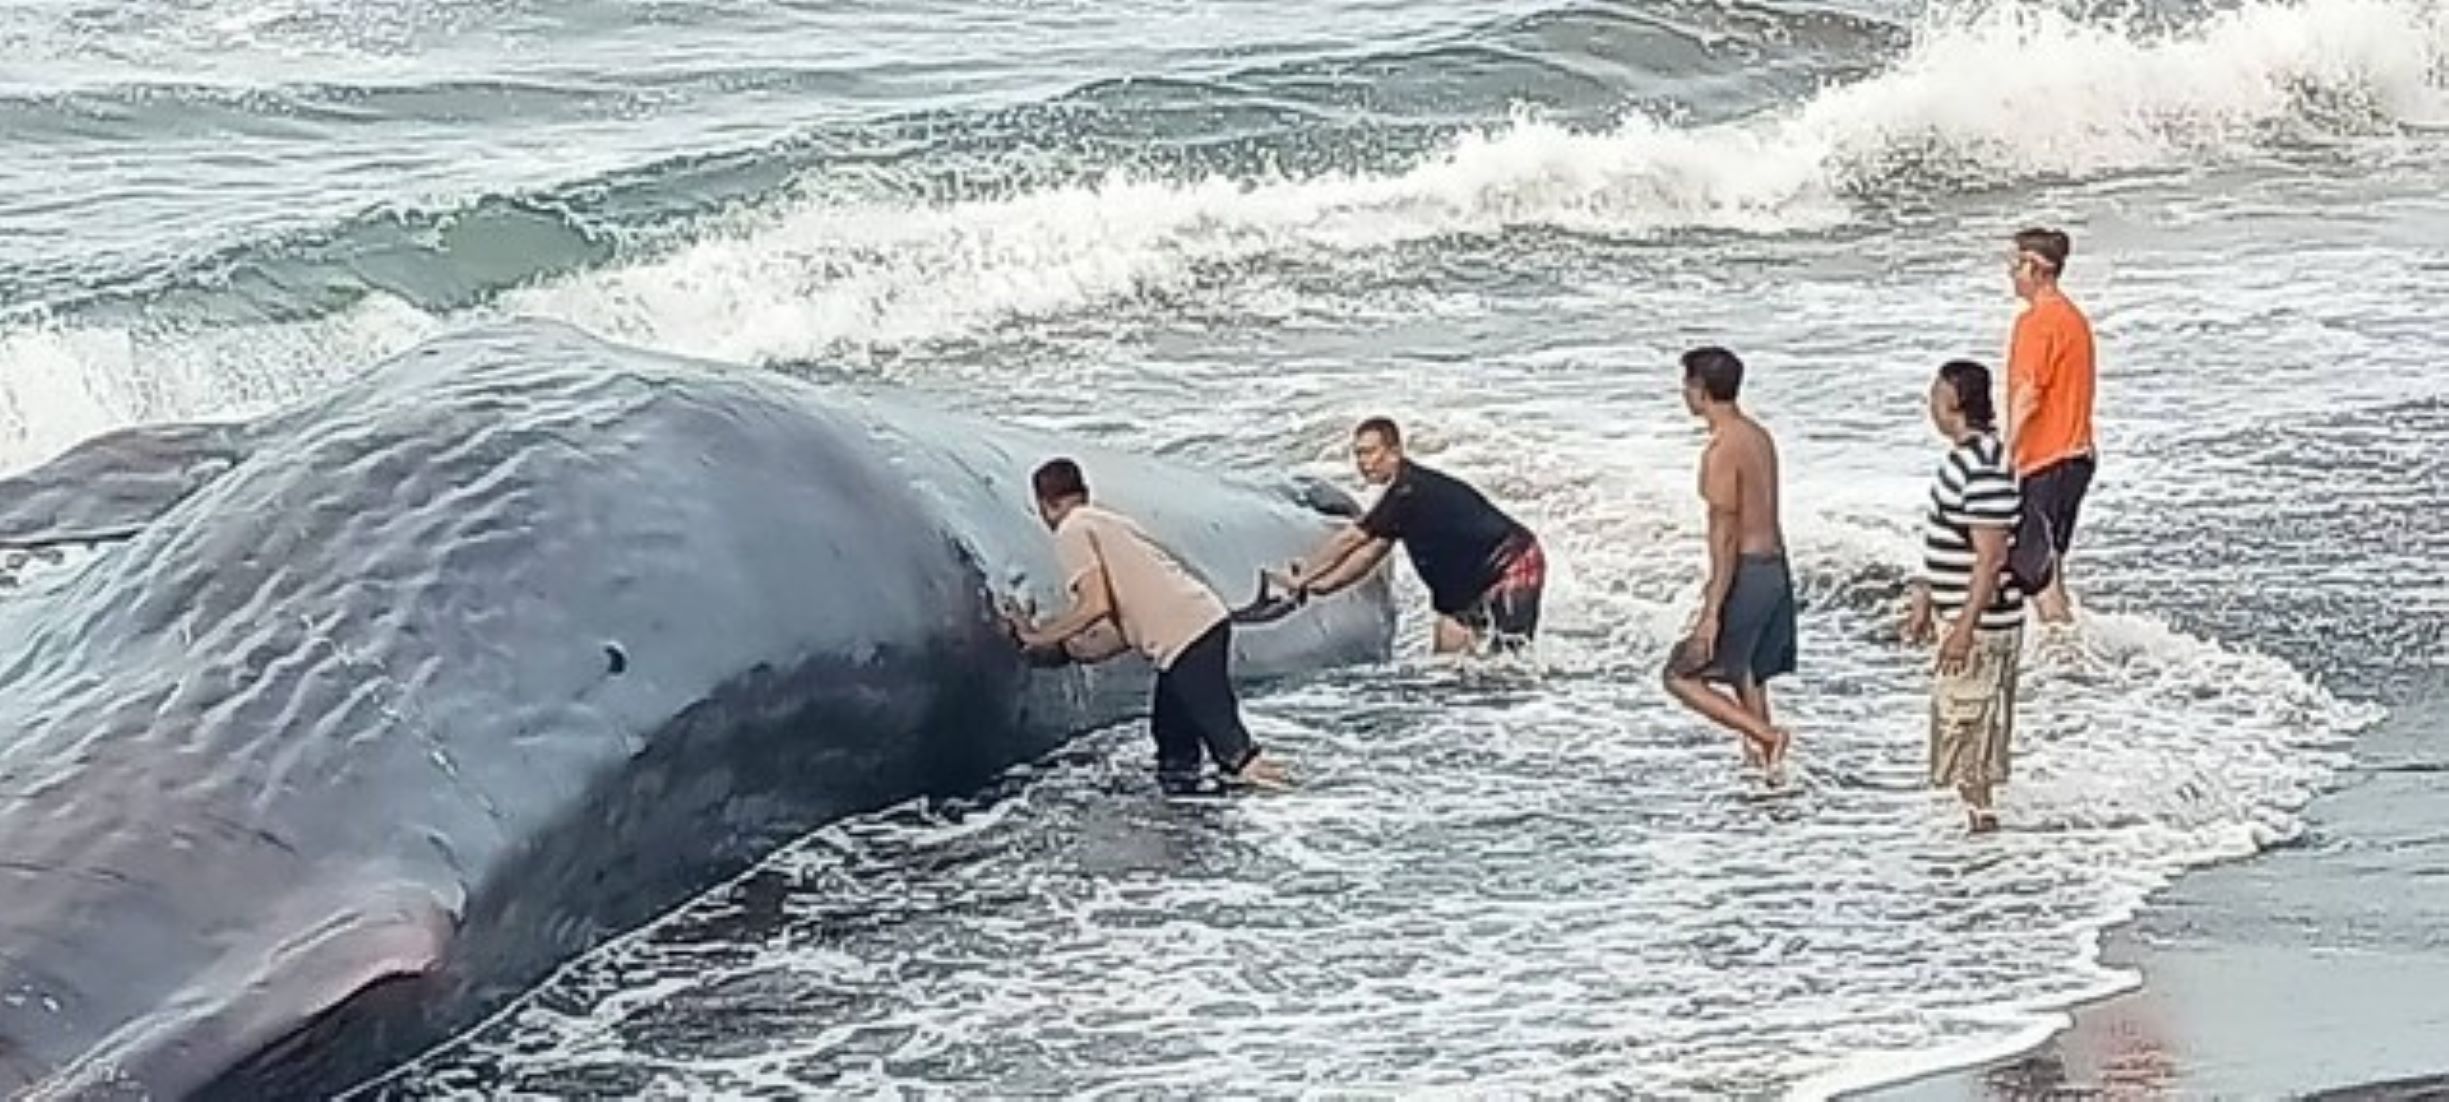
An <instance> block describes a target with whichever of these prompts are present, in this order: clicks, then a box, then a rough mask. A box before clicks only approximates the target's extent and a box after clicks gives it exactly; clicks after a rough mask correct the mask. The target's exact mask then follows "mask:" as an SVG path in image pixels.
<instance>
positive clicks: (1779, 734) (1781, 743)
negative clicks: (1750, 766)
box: [1761, 727, 1794, 772]
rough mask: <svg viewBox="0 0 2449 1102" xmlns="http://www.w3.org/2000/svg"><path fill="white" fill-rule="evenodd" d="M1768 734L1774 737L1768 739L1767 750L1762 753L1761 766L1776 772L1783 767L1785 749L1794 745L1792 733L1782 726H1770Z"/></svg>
mask: <svg viewBox="0 0 2449 1102" xmlns="http://www.w3.org/2000/svg"><path fill="white" fill-rule="evenodd" d="M1769 734H1771V735H1774V736H1776V737H1775V738H1774V739H1772V740H1771V741H1770V743H1769V745H1768V749H1767V751H1766V752H1765V753H1764V754H1763V755H1762V760H1761V767H1762V768H1764V769H1767V770H1769V771H1770V772H1776V771H1777V770H1779V769H1782V768H1784V767H1785V764H1786V750H1787V748H1788V747H1791V746H1793V745H1794V735H1793V734H1791V733H1789V732H1788V731H1787V730H1786V729H1785V728H1783V727H1771V728H1769Z"/></svg>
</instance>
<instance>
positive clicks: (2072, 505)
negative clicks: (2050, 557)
mask: <svg viewBox="0 0 2449 1102" xmlns="http://www.w3.org/2000/svg"><path fill="white" fill-rule="evenodd" d="M2093 466H2094V464H2093V461H2092V457H2091V456H2088V455H2078V456H2075V457H2074V458H2072V459H2061V460H2059V461H2057V462H2055V463H2052V464H2050V465H2048V466H2046V467H2043V468H2041V469H2040V470H2037V471H2034V472H2032V473H2031V474H2028V475H2025V476H2024V480H2023V485H2022V487H2021V493H2022V494H2023V498H2024V516H2023V520H2022V523H2021V524H2019V525H2018V526H2017V528H2016V532H2015V542H2016V545H2017V546H2019V547H2034V546H2040V545H2042V544H2044V543H2046V545H2047V546H2048V547H2049V549H2050V550H2051V551H2054V552H2056V553H2057V555H2058V557H2060V558H2064V557H2066V549H2067V548H2068V547H2070V546H2072V545H2073V544H2074V542H2075V521H2076V519H2077V518H2078V517H2079V516H2080V515H2081V514H2082V512H2083V495H2084V494H2085V493H2086V492H2087V491H2089V490H2090V489H2091V488H2092V469H2093Z"/></svg>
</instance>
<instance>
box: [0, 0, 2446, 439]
mask: <svg viewBox="0 0 2449 1102" xmlns="http://www.w3.org/2000/svg"><path fill="white" fill-rule="evenodd" d="M2444 57H2449V18H2445V17H2444V16H2443V15H2442V13H2441V11H2440V9H2439V8H2438V7H2437V6H2436V5H2433V4H2429V3H2422V2H2416V0H2300V2H2296V3H2254V4H2247V5H2244V6H2242V7H2239V8H2237V9H2234V10H2231V11H2229V12H2226V13H2223V14H2221V15H2218V16H2216V17H2213V18H2212V19H2211V20H2210V21H2209V22H2207V23H2205V24H2202V25H2199V26H2196V27H2192V28H2189V29H2184V30H2179V31H2173V32H2167V33H2162V34H2151V35H2144V34H2139V33H2127V32H2121V31H2118V30H2116V29H2111V28H2104V27H2099V26H2094V25H2090V24H2085V23H2081V22H2076V21H2072V20H2069V19H2066V18H2064V17H2062V16H2058V15H2053V14H2048V13H2045V12H2039V11H2035V10H2032V9H2027V8H2024V7H2021V6H2017V5H2002V6H1998V7H1995V8H1991V9H1987V13H1986V14H1983V15H1981V16H1978V17H1974V18H1971V19H1968V20H1960V21H1956V22H1952V23H1935V24H1933V25H1932V26H1931V27H1929V28H1928V29H1926V31H1925V32H1924V33H1923V34H1922V36H1921V37H1920V38H1919V39H1918V41H1917V43H1916V44H1915V45H1914V47H1913V48H1912V49H1911V50H1910V51H1908V52H1907V53H1906V54H1905V55H1904V56H1903V57H1902V58H1900V59H1899V60H1898V61H1897V62H1896V63H1895V64H1894V65H1893V66H1892V67H1890V68H1889V69H1887V70H1886V71H1884V72H1882V73H1880V74H1878V75H1875V76H1872V77H1869V78H1866V79H1864V80H1861V81H1859V82H1856V83H1852V84H1848V85H1843V86H1836V87H1831V88H1829V89H1827V90H1825V91H1823V92H1821V93H1820V94H1818V95H1817V96H1814V97H1812V98H1811V99H1809V100H1807V101H1805V102H1803V103H1801V104H1799V105H1797V106H1795V107H1793V108H1791V109H1789V110H1783V111H1777V112H1772V113H1770V114H1767V115H1763V116H1760V117H1756V118H1751V119H1746V120H1740V121H1736V122H1731V123H1725V124H1719V125H1709V126H1699V127H1689V128H1686V127H1676V126H1671V125H1667V124H1664V123H1661V122H1658V121H1656V120H1653V119H1650V118H1647V117H1644V116H1640V115H1637V114H1636V115H1633V116H1630V117H1628V118H1626V119H1625V120H1624V121H1623V123H1622V124H1621V125H1620V126H1618V127H1616V128H1614V129H1612V130H1606V131H1599V132H1585V131H1576V130H1571V129H1568V128H1566V127H1563V126H1560V125H1557V124H1554V123H1550V122H1543V121H1538V120H1536V119H1533V118H1529V117H1523V118H1517V119H1516V120H1515V121H1513V122H1511V123H1510V124H1507V125H1502V126H1497V127H1493V128H1490V129H1487V130H1485V131H1481V132H1477V133H1471V134H1466V135H1464V136H1462V137H1461V138H1459V139H1457V140H1456V141H1455V142H1454V143H1453V144H1452V145H1451V146H1450V147H1449V148H1447V149H1445V150H1444V151H1442V152H1440V153H1438V154H1436V155H1434V156H1432V157H1429V158H1428V159H1426V160H1425V161H1423V162H1421V163H1420V164H1417V165H1415V166H1413V167H1410V168H1408V169H1404V170H1401V171H1396V172H1389V173H1376V174H1329V175H1321V176H1311V177H1303V178H1297V179H1295V178H1255V179H1229V178H1221V177H1218V178H1208V179H1199V180H1176V179H1165V178H1147V177H1133V176H1129V175H1116V176H1114V177H1111V178H1109V179H1107V180H1105V181H1103V182H1100V183H1097V184H1094V185H1086V186H1075V187H1056V188H1049V189H1043V190H1033V191H1026V192H1022V193H1019V194H1015V195H1011V196H1008V197H1003V198H995V199H972V200H965V201H960V202H954V203H949V204H895V203H875V202H849V203H845V202H839V201H836V200H834V199H832V198H830V197H828V196H825V195H822V194H808V195H804V196H802V197H801V198H799V199H797V200H795V201H792V202H788V203H784V204H781V205H779V206H778V207H776V208H773V209H770V210H767V211H765V212H763V213H761V214H757V215H754V216H749V217H746V218H744V219H743V220H742V221H740V222H739V223H737V224H734V225H731V226H728V227H726V228H723V229H719V230H715V231H710V232H709V234H708V235H707V236H705V237H704V238H702V239H701V240H699V241H697V242H696V243H695V244H692V245H688V246H684V247H681V248H679V249H678V250H677V251H676V252H673V253H671V254H669V255H665V256H661V257H658V258H655V259H650V260H644V261H640V262H636V263H632V264H628V265H626V266H618V267H614V268H610V269H606V270H600V271H588V272H583V273H580V274H577V275H574V276H570V277H566V278H564V279H561V280H559V281H556V282H553V283H550V284H547V285H544V286H540V287H535V288H530V289H527V290H522V291H519V292H515V293H513V294H511V295H509V296H507V298H506V299H505V300H504V301H503V302H501V303H499V304H497V305H495V306H493V307H488V308H486V310H485V311H484V312H524V313H537V314H544V315H548V316H552V317H557V318H561V319H564V320H568V321H572V322H575V323H578V324H580V325H583V326H586V327H588V328H591V329H594V330H596V331H598V332H602V333H605V334H607V335H611V336H615V337H619V338H624V339H628V340H632V341H636V342H639V343H644V344H648V345H653V346H657V347H663V348H668V349H672V350H675V351H681V352H686V353H690V354H696V355H711V356H718V357H724V358H733V359H745V360H764V359H824V358H831V357H840V356H844V355H850V356H857V355H859V354H861V353H862V352H864V351H867V350H871V349H874V348H877V347H879V346H885V347H894V346H903V345H908V344H912V343H923V342H927V341H931V340H938V339H943V338H952V337H960V336H963V335H968V334H974V333H978V332H980V331H982V330H985V329H988V328H991V327H993V326H996V325H999V324H1003V323H1006V322H1009V321H1012V320H1014V319H1027V318H1042V317H1047V316H1052V315H1060V314H1065V313H1070V312H1075V311H1079V310H1082V309H1086V308H1093V307H1098V306H1101V305H1111V304H1114V303H1117V302H1124V301H1136V300H1141V299H1147V298H1151V297H1154V298H1157V299H1163V300H1170V299H1174V298H1178V297H1182V296H1192V297H1196V296H1197V295H1199V294H1201V293H1204V292H1206V291H1208V290H1212V289H1213V288H1214V287H1215V286H1216V285H1218V284H1224V285H1231V284H1233V283H1235V282H1236V280H1237V279H1239V278H1241V277H1243V276H1244V275H1246V273H1247V269H1248V268H1249V267H1250V266H1251V265H1253V264H1258V263H1262V262H1264V263H1266V264H1269V265H1275V264H1287V263H1289V264H1303V263H1310V262H1316V263H1328V264H1332V263H1336V262H1337V261H1338V260H1339V258H1344V257H1349V256H1351V255H1352V254H1355V253H1366V252H1369V251H1372V250H1382V249H1384V248H1386V247H1388V246H1395V245H1403V244H1407V243H1413V242H1423V241H1431V240H1437V239H1444V238H1450V237H1454V236H1457V235H1462V236H1472V235H1487V234H1494V233H1498V232H1501V231H1504V230H1506V229H1508V228H1512V227H1524V226H1531V227H1555V228H1561V229H1566V230H1572V231H1578V232H1587V233H1594V234H1601V235H1608V236H1623V235H1645V234H1653V233H1659V232H1675V231H1686V230H1692V229H1719V230H1732V231H1742V232H1752V233H1777V232H1786V231H1795V230H1811V229H1818V228H1825V227H1829V226H1833V225H1837V224H1840V223H1843V222H1845V221H1847V220H1848V219H1850V218H1852V217H1854V216H1855V214H1856V212H1857V205H1858V203H1859V202H1860V201H1861V197H1862V196H1863V195H1864V194H1866V193H1868V194H1870V195H1873V196H1876V195H1878V194H1879V193H1880V192H1881V191H1882V189H1883V188H1891V189H1892V188H1895V187H1904V188H1906V189H1908V190H1912V191H1921V190H1925V189H1927V188H1930V187H1933V186H1940V187H1949V188H1955V187H1963V186H1968V185H1980V184H1989V183H2007V182H2012V181H2018V180H2028V179H2032V178H2035V177H2085V176H2092V175H2097V174H2101V173H2109V172H2116V171H2122V170H2132V169H2161V168H2184V167H2187V166H2193V165H2197V164H2200V163H2204V162H2206V161H2217V160H2218V159H2220V158H2222V157H2224V156H2229V155H2236V154H2241V153H2245V152H2247V151H2250V150H2252V149H2254V148H2257V147H2258V146H2259V144H2260V143H2263V142H2266V141H2269V140H2271V139H2273V138H2286V137H2307V136H2318V135H2330V136H2339V135H2344V134H2352V133H2358V132H2364V131H2370V130H2375V129H2385V128H2388V127H2394V126H2397V125H2401V124H2409V123H2438V122H2440V121H2442V120H2444V119H2449V107H2444V103H2445V102H2449V101H2445V100H2444V93H2443V84H2444V82H2445V81H2449V72H2445V70H2449V65H2445V64H2444V61H2443V58H2444ZM405 309H406V308H405V307H402V306H401V305H400V304H398V303H396V302H395V301H393V300H389V299H381V298H378V299H376V300H374V301H372V302H370V303H369V304H367V305H364V306H361V307H359V308H358V309H356V310H353V311H350V312H347V313H344V314H342V315H340V316H338V317H335V318H332V319H327V320H325V321H322V322H318V323H314V324H310V325H305V326H294V327H279V328H274V329H260V328H248V329H242V330H237V331H227V332H223V331H206V332H195V331H191V330H179V331H174V332H173V331H165V332H152V331H141V332H134V333H126V332H120V331H116V330H110V331H103V332H93V331H89V330H86V329H83V328H81V327H80V325H79V324H78V323H75V322H64V323H61V324H60V325H58V326H48V325H24V324H21V325H20V326H19V327H18V328H17V329H15V330H13V331H11V332H8V333H5V334H0V417H5V419H0V465H11V466H13V465H20V464H23V463H25V462H27V461H29V460H30V459H32V458H33V457H35V456H36V455H39V454H41V453H42V452H43V451H44V450H45V449H46V448H47V447H48V446H51V445H53V444H55V443H56V442H57V441H59V440H62V439H67V438H71V437H72V436H73V435H74V434H75V433H76V432H79V431H82V430H83V429H84V428H85V427H87V426H91V425H99V424H102V423H105V422H113V421H124V420H126V419H129V418H132V417H137V416H171V417H176V416H192V415H198V414H203V413H209V412H214V411H216V410H218V409H221V408H223V407H225V406H227V405H230V404H232V403H235V402H239V401H243V400H244V399H246V398H249V397H252V396H255V395H259V394H262V393H265V392H266V391H267V390H270V391H280V390H284V389H294V387H295V386H296V385H298V384H297V383H296V382H295V381H293V379H292V376H295V377H299V378H303V379H307V380H313V379H319V378H323V377H326V376H328V375H329V374H330V373H332V372H335V371H341V370H346V369H348V368H350V367H353V366H355V365H356V364H357V363H359V362H361V361H362V360H363V359H364V358H366V357H369V356H374V355H379V354H382V353H387V352H391V351H396V350H397V349H399V348H400V347H403V346H404V345H406V344H407V343H409V342H410V341H412V340H413V339H414V338H415V337H417V336H420V335H422V334H423V333H425V332H427V331H429V330H430V329H431V328H432V327H433V326H434V325H437V324H445V323H448V322H449V321H451V320H455V319H430V318H427V319H412V318H404V317H403V316H402V312H403V310H405ZM408 312H409V313H414V311H408ZM163 380H169V382H167V383H165V382H163ZM129 391H144V392H146V393H145V394H143V395H131V394H129V393H127V392H129ZM154 392H159V393H158V394H156V393H154ZM147 398H156V399H158V400H146V399H147ZM6 411H13V412H6Z"/></svg>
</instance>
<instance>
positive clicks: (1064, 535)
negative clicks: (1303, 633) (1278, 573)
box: [1011, 459, 1285, 794]
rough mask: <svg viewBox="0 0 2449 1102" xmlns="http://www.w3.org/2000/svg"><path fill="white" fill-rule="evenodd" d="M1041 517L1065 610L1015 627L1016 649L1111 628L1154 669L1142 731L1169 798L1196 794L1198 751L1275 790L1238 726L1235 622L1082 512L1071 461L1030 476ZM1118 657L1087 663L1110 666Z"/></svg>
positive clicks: (1166, 565) (1193, 583)
mask: <svg viewBox="0 0 2449 1102" xmlns="http://www.w3.org/2000/svg"><path fill="white" fill-rule="evenodd" d="M1030 484H1031V487H1032V488H1033V489H1034V490H1035V492H1036V494H1037V511H1038V516H1040V517H1042V518H1044V519H1045V521H1046V527H1048V528H1050V529H1053V531H1054V547H1055V555H1056V557H1057V558H1058V559H1060V560H1061V562H1062V564H1063V577H1064V582H1065V587H1066V588H1067V589H1069V590H1070V591H1071V595H1072V606H1071V608H1070V609H1069V610H1067V611H1065V612H1064V613H1063V614H1062V615H1060V616H1057V617H1055V618H1054V619H1053V620H1052V621H1050V622H1048V623H1047V624H1046V625H1045V626H1044V627H1038V626H1035V625H1033V624H1031V623H1030V622H1029V620H1028V618H1027V617H1025V616H1014V617H1013V618H1012V623H1011V626H1012V630H1013V634H1014V635H1015V636H1016V637H1017V638H1018V639H1019V641H1020V644H1021V645H1022V646H1023V647H1031V648H1047V647H1061V646H1063V645H1064V644H1066V643H1068V642H1070V641H1071V640H1072V639H1073V638H1074V637H1076V636H1079V635H1082V634H1084V633H1086V632H1088V631H1090V630H1091V629H1093V628H1096V627H1097V626H1098V625H1100V624H1104V623H1107V622H1108V621H1111V622H1112V624H1113V625H1114V627H1115V628H1116V629H1117V630H1118V631H1119V632H1120V634H1121V636H1122V641H1123V642H1124V644H1125V645H1126V646H1128V647H1129V648H1130V649H1133V650H1137V651H1139V652H1140V653H1141V654H1143V655H1145V656H1147V658H1148V660H1149V661H1150V662H1151V663H1153V664H1154V665H1155V666H1156V670H1157V675H1156V700H1155V703H1154V706H1153V708H1152V710H1151V713H1150V716H1149V721H1148V728H1149V732H1150V733H1151V734H1153V735H1154V736H1155V737H1156V755H1157V781H1158V783H1159V784H1161V785H1162V786H1163V787H1164V789H1165V791H1166V792H1167V793H1169V794H1176V793H1186V792H1193V791H1196V790H1197V787H1198V782H1199V758H1200V748H1201V747H1202V746H1203V745H1204V746H1205V747H1206V749H1207V753H1208V755H1209V756H1211V757H1213V758H1215V760H1216V767H1217V768H1218V769H1219V770H1221V771H1222V772H1223V773H1224V775H1225V776H1226V777H1227V778H1229V779H1231V780H1234V781H1237V782H1240V783H1244V784H1253V785H1259V786H1264V787H1270V788H1274V787H1282V786H1283V785H1284V783H1285V777H1284V771H1283V767H1282V766H1281V765H1279V764H1278V763H1277V762H1276V761H1275V760H1274V759H1272V758H1268V757H1265V756H1264V755H1263V754H1262V753H1261V751H1260V750H1259V748H1258V746H1257V744H1256V743H1254V742H1252V741H1251V739H1250V732H1249V730H1248V729H1247V728H1245V727H1243V726H1242V719H1241V704H1240V702H1239V701H1238V700H1236V699H1235V698H1234V695H1233V681H1232V678H1231V676H1230V672H1229V669H1228V662H1229V660H1230V659H1231V657H1232V652H1233V622H1232V619H1231V617H1230V616H1229V615H1228V613H1227V612H1226V610H1225V604H1224V601H1223V600H1221V599H1219V598H1218V597H1217V596H1216V594H1215V592H1214V591H1213V590H1210V589H1209V588H1208V587H1207V586H1206V584H1204V583H1202V582H1201V581H1200V580H1199V579H1197V578H1195V577H1193V576H1192V575H1191V573H1190V572H1189V571H1188V570H1185V569H1183V567H1182V564H1181V562H1180V561H1179V560H1177V559H1176V558H1175V557H1174V556H1173V555H1172V554H1171V553H1170V552H1168V551H1166V550H1165V549H1164V548H1163V547H1161V546H1159V545H1158V544H1157V542H1156V541H1155V540H1153V539H1150V538H1149V536H1148V533H1146V532H1145V531H1142V530H1141V529H1140V526H1139V525H1138V524H1135V523H1133V522H1132V521H1131V519H1130V518H1128V517H1125V516H1122V515H1120V514H1117V513H1113V512H1108V511H1107V510H1104V509H1100V508H1098V507H1097V506H1094V505H1091V504H1089V500H1088V482H1087V480H1086V479H1085V478H1083V477H1082V476H1081V474H1080V466H1079V464H1077V463H1074V462H1072V461H1071V460H1069V459H1055V460H1050V461H1048V462H1047V463H1045V464H1044V465H1042V466H1040V467H1039V468H1038V469H1037V471H1036V473H1034V474H1032V475H1031V476H1030ZM1118 653H1121V652H1120V651H1119V650H1116V651H1113V652H1110V653H1107V654H1100V655H1096V656H1095V657H1093V658H1091V657H1089V656H1087V655H1081V657H1083V658H1086V659H1087V660H1090V661H1095V660H1098V659H1102V658H1107V657H1112V655H1113V654H1118Z"/></svg>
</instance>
